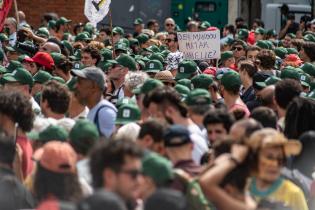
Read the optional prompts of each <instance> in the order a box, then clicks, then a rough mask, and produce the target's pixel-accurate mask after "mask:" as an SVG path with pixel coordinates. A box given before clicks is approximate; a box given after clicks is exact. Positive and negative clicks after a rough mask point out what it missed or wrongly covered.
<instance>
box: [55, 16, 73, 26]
mask: <svg viewBox="0 0 315 210" xmlns="http://www.w3.org/2000/svg"><path fill="white" fill-rule="evenodd" d="M67 23H71V20H68V19H67V18H65V17H61V18H59V20H57V21H56V26H57V25H59V26H60V25H65V24H67Z"/></svg>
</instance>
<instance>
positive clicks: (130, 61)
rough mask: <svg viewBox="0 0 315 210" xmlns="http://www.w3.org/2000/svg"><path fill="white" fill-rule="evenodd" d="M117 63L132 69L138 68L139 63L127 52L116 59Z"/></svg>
mask: <svg viewBox="0 0 315 210" xmlns="http://www.w3.org/2000/svg"><path fill="white" fill-rule="evenodd" d="M116 61H117V63H118V64H119V65H121V66H123V67H126V68H128V69H129V70H130V71H136V70H137V64H136V61H135V59H134V58H133V57H131V56H130V55H127V54H124V53H122V54H120V55H119V57H118V58H117V59H116Z"/></svg>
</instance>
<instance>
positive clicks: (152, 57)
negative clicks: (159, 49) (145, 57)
mask: <svg viewBox="0 0 315 210" xmlns="http://www.w3.org/2000/svg"><path fill="white" fill-rule="evenodd" d="M149 59H150V60H158V61H160V62H161V63H164V57H163V55H162V54H161V53H153V54H152V55H150V56H149Z"/></svg>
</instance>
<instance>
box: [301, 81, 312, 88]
mask: <svg viewBox="0 0 315 210" xmlns="http://www.w3.org/2000/svg"><path fill="white" fill-rule="evenodd" d="M301 85H302V86H305V87H310V84H308V83H307V82H304V81H301Z"/></svg>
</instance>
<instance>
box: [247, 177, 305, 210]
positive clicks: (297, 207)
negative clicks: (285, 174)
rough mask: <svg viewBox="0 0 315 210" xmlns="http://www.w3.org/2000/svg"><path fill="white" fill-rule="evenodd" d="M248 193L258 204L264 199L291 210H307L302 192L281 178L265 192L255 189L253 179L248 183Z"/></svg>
mask: <svg viewBox="0 0 315 210" xmlns="http://www.w3.org/2000/svg"><path fill="white" fill-rule="evenodd" d="M250 193H251V195H252V196H254V198H255V199H256V201H258V202H259V201H260V200H261V199H266V200H269V201H277V202H281V203H283V204H284V205H286V206H288V207H290V208H291V209H292V210H308V206H307V203H306V199H305V197H304V193H303V191H302V190H301V189H300V188H299V187H298V186H296V185H295V184H293V183H292V182H291V181H289V180H286V179H283V178H279V179H278V180H277V181H275V182H274V183H273V184H272V186H271V187H270V188H269V189H268V190H266V191H259V190H258V189H257V188H256V180H255V178H253V179H252V180H251V183H250Z"/></svg>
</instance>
